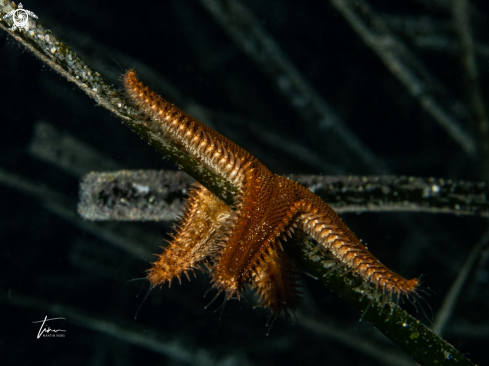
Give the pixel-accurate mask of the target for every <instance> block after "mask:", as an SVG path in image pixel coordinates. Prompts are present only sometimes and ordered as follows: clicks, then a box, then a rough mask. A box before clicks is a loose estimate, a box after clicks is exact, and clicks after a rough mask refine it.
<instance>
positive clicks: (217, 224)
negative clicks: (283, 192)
mask: <svg viewBox="0 0 489 366" xmlns="http://www.w3.org/2000/svg"><path fill="white" fill-rule="evenodd" d="M194 186H195V187H194V188H192V189H191V191H190V192H189V198H188V199H187V204H186V206H185V209H184V211H183V215H182V219H181V221H180V225H179V226H177V228H176V233H175V235H174V239H173V240H172V241H171V242H170V244H169V245H168V246H167V247H166V248H165V251H164V252H163V254H161V255H159V258H158V260H157V261H156V262H154V263H153V267H152V268H151V269H150V270H149V273H148V276H147V278H148V280H149V281H150V283H151V286H152V287H155V286H158V285H162V284H164V283H165V282H166V281H168V282H169V283H170V284H171V281H172V279H173V278H175V277H177V278H178V279H179V280H180V276H181V275H182V274H184V273H185V274H187V272H188V271H191V270H193V269H195V268H196V265H197V264H198V263H199V262H201V261H203V260H205V259H207V258H208V257H210V256H212V255H214V254H215V253H216V251H218V250H219V242H220V241H221V240H222V237H221V233H222V231H224V230H225V227H226V225H227V224H228V222H229V217H230V216H231V209H230V208H229V207H228V206H227V205H226V204H225V203H224V202H222V201H221V200H220V199H219V198H217V197H216V196H215V195H214V194H213V193H212V192H210V191H209V190H207V189H206V188H204V187H203V186H201V185H200V184H199V183H196V184H194Z"/></svg>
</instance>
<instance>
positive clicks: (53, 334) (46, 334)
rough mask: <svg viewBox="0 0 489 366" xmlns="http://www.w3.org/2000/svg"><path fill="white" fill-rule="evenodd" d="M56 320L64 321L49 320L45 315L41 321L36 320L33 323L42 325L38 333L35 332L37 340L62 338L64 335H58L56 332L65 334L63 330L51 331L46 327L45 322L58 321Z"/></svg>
mask: <svg viewBox="0 0 489 366" xmlns="http://www.w3.org/2000/svg"><path fill="white" fill-rule="evenodd" d="M58 319H63V320H66V319H65V318H51V319H48V316H47V315H46V316H45V317H44V319H43V320H37V321H35V322H33V323H42V324H41V328H39V332H37V339H39V338H41V337H48V338H55V337H56V338H60V337H61V338H62V337H64V336H65V334H64V333H60V334H58V332H66V330H64V329H51V328H50V327H48V326H46V325H45V324H46V322H48V321H51V320H58Z"/></svg>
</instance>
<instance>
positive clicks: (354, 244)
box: [290, 181, 419, 297]
mask: <svg viewBox="0 0 489 366" xmlns="http://www.w3.org/2000/svg"><path fill="white" fill-rule="evenodd" d="M290 182H291V184H293V185H295V190H296V191H297V196H298V197H299V198H300V199H299V200H298V202H297V203H296V205H297V206H298V209H297V212H298V221H299V223H300V227H301V228H302V229H303V230H304V232H306V233H307V234H309V235H310V236H311V237H312V238H313V239H314V240H316V241H317V242H318V244H320V245H321V246H322V247H323V248H324V249H325V250H328V251H329V252H331V254H332V255H333V256H334V257H335V258H336V259H337V260H338V261H339V262H340V263H343V264H345V265H346V266H347V267H348V268H349V269H351V270H352V271H353V272H355V273H357V274H358V275H360V277H362V278H363V280H364V281H365V282H371V283H373V284H374V285H375V286H376V287H377V288H380V289H381V290H382V292H383V293H387V294H389V295H393V294H394V295H396V296H398V297H399V296H401V295H406V296H409V295H410V294H412V293H414V292H415V291H416V288H417V286H418V284H419V281H418V279H416V278H413V279H411V280H407V279H405V278H404V277H402V276H400V275H398V274H397V273H395V272H393V271H392V270H390V269H389V268H387V267H386V266H385V265H384V264H382V263H380V261H379V260H378V259H377V258H376V257H375V256H374V255H373V254H372V253H370V252H369V250H368V249H367V248H366V247H365V245H363V244H362V243H361V241H360V240H359V239H358V238H357V237H356V236H355V234H353V232H351V230H350V229H349V228H348V227H347V226H346V225H345V223H344V222H343V220H342V219H341V218H340V217H339V216H338V215H337V214H336V212H335V211H334V210H333V209H332V208H331V207H330V206H329V205H328V204H327V203H326V202H324V201H323V200H321V199H320V198H319V197H317V196H316V195H315V194H313V193H312V192H311V191H309V190H308V189H307V188H305V187H303V186H301V185H300V184H298V183H296V182H292V181H290Z"/></svg>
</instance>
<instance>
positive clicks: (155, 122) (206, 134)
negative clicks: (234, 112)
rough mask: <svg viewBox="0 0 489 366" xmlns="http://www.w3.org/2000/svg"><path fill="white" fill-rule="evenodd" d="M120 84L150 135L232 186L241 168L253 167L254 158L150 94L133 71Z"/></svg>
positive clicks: (154, 94) (239, 178) (238, 182)
mask: <svg viewBox="0 0 489 366" xmlns="http://www.w3.org/2000/svg"><path fill="white" fill-rule="evenodd" d="M122 82H123V84H124V87H125V90H126V93H127V94H128V96H129V98H130V99H131V100H133V101H134V102H135V103H136V104H137V105H138V107H139V108H140V109H141V110H142V111H143V112H144V113H145V114H146V115H147V116H149V117H150V118H151V120H150V121H148V125H149V127H150V128H151V129H152V130H153V132H155V133H157V134H159V135H162V136H163V137H165V138H168V139H170V140H171V142H172V143H174V144H175V145H176V146H178V147H179V148H180V149H181V150H183V151H185V152H186V153H188V154H189V155H191V156H192V157H193V158H195V159H196V160H197V161H199V162H201V163H202V164H204V165H205V166H206V167H208V168H209V169H210V170H212V171H213V172H214V173H216V174H218V175H220V176H222V177H223V178H224V179H226V180H228V181H229V182H231V183H232V184H235V185H240V182H241V181H242V180H243V178H244V174H243V168H245V167H246V166H247V165H249V164H251V163H252V160H253V159H255V158H254V157H253V155H251V154H250V153H249V152H247V151H246V150H244V149H243V148H241V147H240V146H238V145H236V144H235V143H234V142H232V141H230V140H229V139H227V138H226V137H224V136H222V135H221V134H220V133H218V132H216V131H214V130H213V129H211V128H210V127H207V126H206V125H204V124H203V123H201V122H200V121H198V120H196V119H195V118H193V117H191V116H189V115H188V114H187V113H185V112H183V111H182V110H180V109H179V108H177V107H175V106H174V105H172V104H171V103H169V102H168V101H166V100H165V99H163V98H162V97H160V96H159V95H158V94H156V93H155V92H153V91H151V90H150V89H149V88H148V87H146V86H144V85H143V83H142V82H140V81H139V80H138V79H137V77H136V72H135V71H134V70H128V71H127V72H126V73H125V74H124V75H123V76H122ZM233 152H234V153H233Z"/></svg>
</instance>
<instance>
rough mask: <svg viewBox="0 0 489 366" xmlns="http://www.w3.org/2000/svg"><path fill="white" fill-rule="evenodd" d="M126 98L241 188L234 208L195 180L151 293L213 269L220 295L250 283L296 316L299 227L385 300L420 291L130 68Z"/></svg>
mask: <svg viewBox="0 0 489 366" xmlns="http://www.w3.org/2000/svg"><path fill="white" fill-rule="evenodd" d="M122 81H123V84H124V87H125V90H126V93H127V95H128V97H129V99H131V100H132V101H133V102H134V103H135V104H136V105H137V106H138V107H139V109H140V110H141V112H142V113H143V114H144V115H145V118H146V119H148V121H147V122H146V123H147V124H148V125H149V126H150V128H151V129H152V130H153V132H155V133H157V134H158V135H161V136H163V137H165V138H167V139H168V140H170V141H171V142H172V143H173V144H175V145H176V146H178V147H179V148H180V149H181V150H182V151H184V152H186V153H187V154H189V155H191V156H192V157H193V158H194V159H196V160H197V161H199V162H200V163H201V164H202V165H204V166H205V167H207V168H208V169H210V170H211V171H213V172H214V173H216V174H218V175H219V176H221V177H222V178H223V179H225V180H226V181H228V182H230V183H231V184H233V185H234V186H235V187H237V190H238V194H237V196H236V200H235V204H234V205H233V206H231V207H230V206H227V205H226V204H225V203H224V202H223V201H221V200H220V199H219V198H218V197H217V196H215V195H214V194H213V193H212V192H210V191H209V190H207V189H206V188H205V187H203V186H202V185H200V184H199V183H195V184H194V186H193V187H192V189H191V190H190V192H189V197H188V199H187V203H186V206H185V208H184V211H183V214H182V217H181V220H180V224H179V225H177V227H176V233H175V235H173V240H172V241H170V242H169V245H168V246H167V247H166V248H165V250H164V252H163V253H162V254H161V255H159V258H158V260H157V261H156V262H154V263H153V266H152V268H151V269H150V270H149V271H148V275H147V279H148V280H149V282H150V284H151V288H154V287H156V286H158V285H162V284H164V283H166V282H168V283H169V284H171V282H172V280H173V279H175V278H176V279H178V280H179V281H180V282H181V276H182V275H183V274H185V275H186V276H187V277H188V276H189V272H191V271H193V270H195V269H198V268H199V265H200V264H205V265H206V266H207V267H208V269H209V273H210V276H211V278H212V283H213V287H214V288H216V289H217V290H218V294H220V293H224V294H225V300H228V299H231V298H238V299H239V298H240V296H241V295H242V293H243V291H244V290H245V285H246V284H249V285H250V286H251V288H254V289H256V290H257V292H258V293H259V295H260V305H261V306H263V307H268V308H270V310H271V312H272V314H273V315H274V316H275V317H276V316H277V315H278V314H280V313H281V312H282V311H283V312H284V313H285V314H286V315H289V310H292V311H293V310H294V309H295V308H296V306H297V304H298V301H299V297H300V296H299V291H298V285H297V283H296V277H297V274H296V271H297V270H296V267H295V265H294V262H293V260H292V259H291V258H290V257H289V256H288V255H287V253H286V252H285V251H284V250H283V246H282V241H286V240H287V238H286V235H288V236H290V237H292V234H293V233H294V229H298V230H299V231H301V232H303V233H305V234H307V235H309V236H311V237H312V238H313V239H314V240H315V241H316V242H317V244H318V248H319V249H320V250H324V251H326V252H328V253H329V254H330V255H331V256H333V257H334V259H335V261H336V262H337V265H336V266H335V267H334V268H337V267H342V266H343V267H345V266H346V267H347V271H351V272H354V273H356V274H357V275H358V276H359V277H361V278H362V279H363V280H364V281H365V283H369V284H370V283H371V284H373V285H374V286H376V289H377V290H379V289H380V290H381V291H382V293H383V294H384V296H389V297H390V298H392V297H393V296H394V297H396V296H397V300H399V297H400V296H401V295H406V296H409V295H411V294H415V291H416V288H417V286H418V285H419V281H418V280H417V279H416V278H414V279H411V280H407V279H405V278H403V277H401V276H400V275H398V274H396V273H394V272H393V271H391V270H390V269H388V268H387V267H386V266H385V265H383V264H382V263H380V262H379V260H378V259H377V258H375V256H374V255H373V254H372V253H370V252H369V251H368V250H367V248H366V247H365V246H364V245H363V244H362V243H361V241H360V240H359V239H358V238H357V237H356V236H355V235H354V234H353V233H352V232H351V230H350V229H349V228H348V227H347V226H346V224H345V223H344V222H343V221H342V220H341V218H340V217H339V216H338V215H337V214H336V212H335V211H334V210H333V209H332V208H331V207H330V206H329V205H328V204H327V203H325V202H324V201H322V200H321V199H320V198H319V197H318V196H316V195H315V194H313V193H312V192H311V191H310V190H308V189H307V188H305V187H303V186H302V185H300V184H298V183H296V182H294V181H292V180H290V179H287V178H285V177H282V176H280V175H276V174H273V173H272V172H271V171H270V170H268V169H267V168H266V167H265V166H264V165H263V164H262V163H261V162H260V161H258V159H257V158H255V157H254V156H253V155H251V154H250V153H249V152H247V151H246V150H244V149H243V148H241V147H240V146H238V145H236V144H235V143H234V142H232V141H230V140H229V139H227V138H226V137H224V136H222V135H221V134H219V133H218V132H216V131H214V130H212V129H211V128H209V127H207V126H206V125H204V124H202V123H201V122H199V121H197V120H196V119H194V118H193V117H191V116H189V115H188V114H186V113H185V112H183V111H181V110H180V109H178V108H177V107H175V106H173V105H172V104H171V103H169V102H167V101H166V100H164V99H163V98H162V97H160V96H158V95H157V94H155V93H154V92H152V91H151V90H149V89H148V88H147V87H146V86H144V85H143V84H142V83H141V82H140V81H139V80H138V79H137V77H136V73H135V71H134V70H128V71H127V72H126V73H125V74H124V75H123V76H122Z"/></svg>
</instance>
